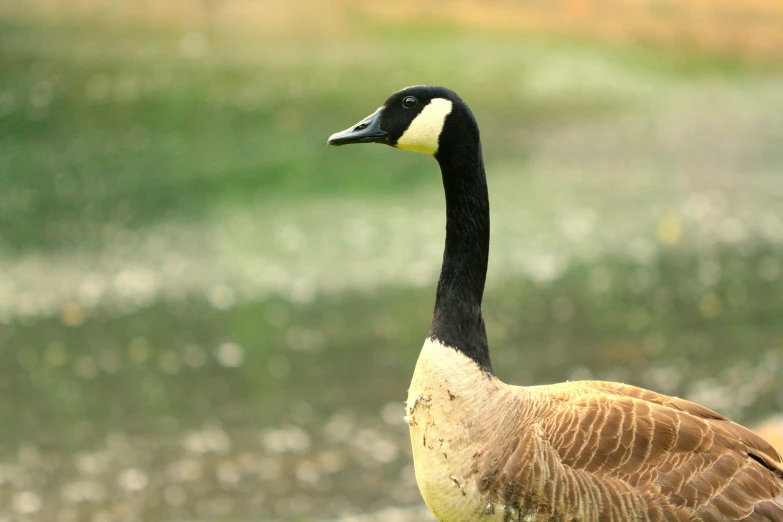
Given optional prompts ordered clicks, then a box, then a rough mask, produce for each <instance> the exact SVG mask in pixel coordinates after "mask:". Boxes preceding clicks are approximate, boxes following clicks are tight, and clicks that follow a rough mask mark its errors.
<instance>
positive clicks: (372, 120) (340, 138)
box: [326, 107, 389, 145]
mask: <svg viewBox="0 0 783 522" xmlns="http://www.w3.org/2000/svg"><path fill="white" fill-rule="evenodd" d="M382 110H383V107H381V108H380V109H378V110H377V111H375V112H374V113H372V114H370V115H369V116H367V117H366V118H364V119H363V120H362V121H360V122H359V123H357V124H356V125H354V126H352V127H349V128H347V129H345V130H344V131H340V132H335V133H334V134H332V135H331V136H329V139H328V140H326V144H327V145H348V144H349V143H386V138H388V137H389V135H388V133H386V132H385V131H383V130H381V111H382Z"/></svg>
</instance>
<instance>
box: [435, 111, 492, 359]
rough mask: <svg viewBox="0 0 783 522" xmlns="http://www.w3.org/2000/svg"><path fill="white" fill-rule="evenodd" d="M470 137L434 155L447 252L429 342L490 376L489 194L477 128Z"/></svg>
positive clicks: (442, 144) (444, 257) (441, 148)
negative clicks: (485, 312) (486, 302)
mask: <svg viewBox="0 0 783 522" xmlns="http://www.w3.org/2000/svg"><path fill="white" fill-rule="evenodd" d="M471 119H472V118H471ZM474 124H475V123H474ZM469 134H470V136H469V137H470V138H472V139H469V140H465V139H460V140H458V143H459V146H454V147H448V146H446V147H444V143H443V141H444V140H443V139H441V147H440V150H439V151H438V153H437V154H436V159H437V160H438V163H439V164H440V169H441V175H442V178H443V188H444V191H445V193H446V247H445V249H444V252H443V266H442V268H441V272H440V279H439V280H438V291H437V294H436V297H435V311H434V313H433V316H432V324H431V325H430V333H429V337H430V338H433V339H437V340H438V341H440V342H442V343H443V344H446V345H448V346H451V347H453V348H455V349H457V350H459V351H460V352H462V353H464V354H465V355H467V356H468V357H470V358H471V359H473V360H474V361H475V362H476V364H478V365H479V367H480V368H481V369H483V370H484V371H486V372H487V373H490V374H491V373H492V364H491V363H490V360H489V349H488V346H487V334H486V330H485V328H484V318H483V317H482V316H481V299H482V296H483V294H484V281H485V280H486V275H487V259H488V256H489V195H488V193H487V180H486V175H485V173H484V160H483V158H482V155H481V143H480V141H479V138H478V129H477V128H476V131H475V135H474V134H473V133H472V132H471V133H469ZM465 137H468V136H463V137H462V138H465ZM442 138H443V137H442ZM455 141H457V140H455ZM452 143H454V141H452Z"/></svg>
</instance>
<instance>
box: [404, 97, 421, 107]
mask: <svg viewBox="0 0 783 522" xmlns="http://www.w3.org/2000/svg"><path fill="white" fill-rule="evenodd" d="M418 103H419V100H417V99H416V98H414V97H413V96H406V97H405V98H403V99H402V106H403V107H405V108H406V109H412V108H414V107H415V106H416V105H418Z"/></svg>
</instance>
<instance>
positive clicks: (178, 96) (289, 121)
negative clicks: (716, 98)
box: [0, 19, 739, 251]
mask: <svg viewBox="0 0 783 522" xmlns="http://www.w3.org/2000/svg"><path fill="white" fill-rule="evenodd" d="M357 23H367V24H368V27H367V34H366V36H365V37H364V38H361V39H358V40H357V41H351V40H350V39H348V40H344V41H339V42H329V41H327V42H322V41H320V42H314V41H308V40H297V39H294V38H289V39H285V38H278V39H271V38H264V37H263V36H260V35H253V34H248V33H246V32H242V31H239V32H237V33H236V34H227V33H224V32H219V31H217V30H212V31H211V32H210V31H206V32H205V33H204V36H205V38H206V40H205V41H206V42H207V47H206V51H205V54H204V56H203V57H201V58H200V59H190V58H186V57H183V56H182V55H181V53H180V43H181V40H182V38H183V35H182V33H181V32H180V31H177V30H174V29H166V28H163V27H157V28H153V27H145V26H140V25H134V24H130V23H128V24H101V23H98V22H97V21H93V22H92V23H89V21H85V22H82V23H77V22H63V23H60V24H50V25H34V24H31V23H30V22H23V21H19V20H14V19H5V20H1V21H0V35H1V36H0V44H2V45H0V92H2V93H3V97H2V98H0V99H2V100H4V101H3V102H2V105H0V114H2V117H1V118H0V169H1V170H2V172H3V176H2V177H1V178H0V248H5V249H11V250H12V251H20V250H25V249H29V248H58V247H64V246H65V247H67V246H68V245H72V244H73V243H74V242H79V243H80V244H82V245H84V246H86V245H89V244H95V243H100V242H101V233H102V232H101V230H102V225H103V224H105V223H111V224H116V225H119V226H130V227H136V226H139V225H143V224H146V223H150V222H153V221H155V220H157V219H159V218H161V217H164V216H166V215H171V214H176V215H182V216H191V217H197V216H199V215H202V214H203V213H204V212H205V211H207V210H208V209H209V208H210V207H211V206H213V205H214V204H215V202H218V203H219V202H224V201H230V202H245V203H248V202H253V201H256V200H258V199H259V198H260V199H262V200H263V199H265V198H266V199H281V198H282V199H287V198H293V199H296V198H299V197H302V196H305V197H311V196H313V195H330V194H331V195H335V194H341V195H342V194H350V193H354V194H368V193H390V192H399V193H405V192H406V191H409V190H411V189H412V188H413V187H415V186H417V185H418V184H420V183H422V182H424V181H425V180H430V179H431V178H432V176H431V175H430V174H431V173H430V172H429V170H430V169H429V168H428V167H425V166H424V163H423V162H422V161H421V160H420V159H418V158H411V157H409V156H403V157H398V158H396V159H395V161H394V162H385V161H379V159H380V158H385V156H384V155H383V154H384V153H383V152H379V151H378V150H377V148H375V149H373V148H355V149H350V150H345V151H343V150H341V151H340V154H339V157H338V155H336V154H335V153H334V151H330V150H327V148H326V147H325V146H324V142H325V138H326V137H327V136H328V135H329V134H331V133H332V132H334V131H335V130H338V129H341V128H344V127H347V126H348V125H350V124H352V123H354V122H355V121H357V120H358V119H360V118H362V117H363V116H364V115H365V114H366V113H368V112H370V111H371V110H372V109H373V108H374V107H376V106H377V105H378V104H379V103H380V102H381V101H382V100H383V99H384V97H385V96H386V95H387V94H388V93H390V92H391V91H393V90H396V89H398V88H400V87H402V86H405V85H409V84H414V83H441V84H446V85H449V86H451V87H453V88H455V89H456V90H458V91H459V92H460V93H461V94H463V96H464V97H465V98H466V99H467V100H469V101H470V102H471V104H472V105H473V107H474V110H475V112H476V113H477V114H478V115H479V117H480V119H481V121H482V127H483V129H484V131H485V134H486V135H489V136H493V135H497V136H501V137H503V136H506V135H507V130H512V132H514V133H517V134H518V133H520V132H524V131H525V130H526V129H536V128H539V127H542V126H551V125H567V124H568V122H570V121H574V120H579V119H583V118H586V117H591V116H595V115H599V114H603V113H606V112H607V111H618V110H622V109H623V108H624V107H628V106H629V105H634V104H639V103H647V101H648V100H647V99H646V97H647V96H648V91H649V90H650V89H653V90H654V89H658V88H661V87H663V86H666V85H669V84H672V83H676V82H681V81H683V78H692V77H693V75H694V74H696V75H697V77H704V76H714V75H720V76H724V77H725V76H726V74H729V73H730V74H734V75H739V69H738V68H735V67H733V66H732V65H731V63H732V62H731V60H729V59H722V60H718V59H715V58H712V57H701V58H700V57H698V56H691V55H685V56H687V58H683V57H682V56H680V55H673V54H671V53H669V54H667V53H666V52H653V51H649V50H644V49H642V48H640V47H636V48H629V49H621V50H618V49H616V48H615V49H608V48H607V47H606V46H602V45H599V44H585V43H584V42H575V41H574V42H568V41H563V40H558V41H554V40H551V39H544V38H541V37H536V36H529V35H528V36H525V35H512V34H505V33H500V34H489V33H487V32H482V31H476V30H467V31H466V30H457V28H455V27H452V26H449V25H434V26H431V25H424V24H419V25H416V24H414V25H405V26H403V25H400V24H390V23H388V22H380V21H377V20H375V21H367V20H363V19H362V20H357ZM672 63H674V64H675V65H672ZM727 64H728V65H727ZM727 71H728V73H727ZM547 75H549V76H552V75H554V78H553V79H550V80H549V81H552V82H555V84H556V85H554V86H548V85H547V84H546V83H544V84H543V85H540V86H537V85H539V84H540V82H541V78H544V81H547V80H546V78H547ZM558 75H561V76H563V78H562V79H558ZM486 148H487V151H488V155H491V156H492V157H494V158H498V159H499V160H503V159H504V158H507V159H512V160H524V158H525V154H526V153H525V151H524V150H523V149H522V150H521V149H520V147H519V146H518V143H517V142H515V141H513V140H504V139H498V140H492V141H490V142H489V143H488V144H487V147H486Z"/></svg>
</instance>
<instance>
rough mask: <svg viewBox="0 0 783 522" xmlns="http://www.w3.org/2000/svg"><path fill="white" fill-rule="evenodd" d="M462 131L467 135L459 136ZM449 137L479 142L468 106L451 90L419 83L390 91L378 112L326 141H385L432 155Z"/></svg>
mask: <svg viewBox="0 0 783 522" xmlns="http://www.w3.org/2000/svg"><path fill="white" fill-rule="evenodd" d="M465 132H467V136H460V134H463V133H465ZM450 136H453V137H454V138H460V139H465V138H468V139H469V140H470V141H475V142H478V126H477V125H476V121H475V119H474V118H473V114H472V113H471V112H470V109H469V108H468V106H467V105H466V104H465V102H463V101H462V99H461V98H460V97H459V96H457V94H456V93H455V92H454V91H452V90H450V89H447V88H445V87H439V86H430V85H418V86H415V87H408V88H405V89H403V90H401V91H398V92H396V93H394V94H392V95H391V96H390V97H389V99H388V100H386V102H384V104H383V105H382V106H381V107H380V108H379V109H378V110H377V111H375V112H374V113H372V114H371V115H369V116H368V117H366V118H365V119H363V120H362V121H360V122H359V123H357V124H356V125H354V126H352V127H350V128H348V129H346V130H344V131H342V132H337V133H335V134H332V135H331V136H330V137H329V140H328V141H327V144H328V145H347V144H350V143H385V144H386V145H391V146H392V147H397V148H400V149H406V150H413V151H416V152H425V153H427V154H431V155H433V156H435V155H436V154H437V153H438V152H439V151H440V150H442V149H443V146H444V144H445V143H446V141H448V138H449V137H450Z"/></svg>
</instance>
